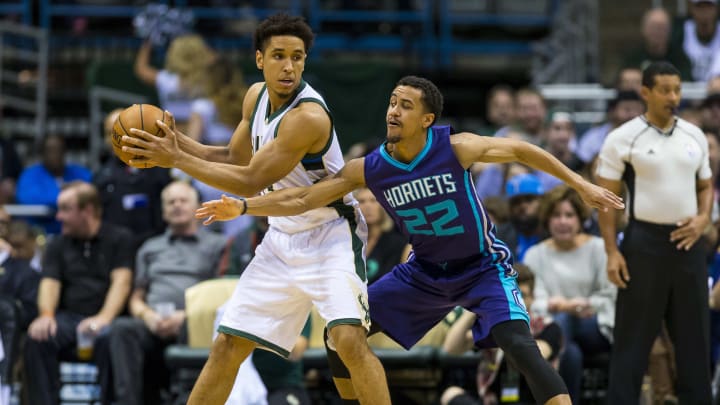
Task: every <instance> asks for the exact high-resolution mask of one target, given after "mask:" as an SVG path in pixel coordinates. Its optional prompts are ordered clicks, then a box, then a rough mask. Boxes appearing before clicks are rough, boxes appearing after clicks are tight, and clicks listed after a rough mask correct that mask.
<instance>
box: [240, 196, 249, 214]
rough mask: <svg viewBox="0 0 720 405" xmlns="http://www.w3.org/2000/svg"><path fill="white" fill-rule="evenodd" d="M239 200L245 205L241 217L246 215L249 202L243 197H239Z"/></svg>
mask: <svg viewBox="0 0 720 405" xmlns="http://www.w3.org/2000/svg"><path fill="white" fill-rule="evenodd" d="M238 200H240V201H242V203H243V209H242V212H240V215H245V213H246V212H247V200H246V199H244V198H242V197H238Z"/></svg>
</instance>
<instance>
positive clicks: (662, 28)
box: [624, 7, 692, 91]
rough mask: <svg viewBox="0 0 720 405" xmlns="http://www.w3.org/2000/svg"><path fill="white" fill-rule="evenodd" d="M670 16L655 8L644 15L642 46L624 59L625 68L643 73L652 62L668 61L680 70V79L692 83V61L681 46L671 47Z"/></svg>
mask: <svg viewBox="0 0 720 405" xmlns="http://www.w3.org/2000/svg"><path fill="white" fill-rule="evenodd" d="M671 24H672V23H671V20H670V15H669V14H668V12H667V10H665V9H664V8H663V7H653V8H651V9H649V10H647V11H645V14H643V18H642V22H641V26H640V30H641V35H642V41H643V43H642V45H641V46H640V47H638V48H636V49H634V50H632V51H631V52H629V53H628V54H627V55H626V56H625V59H624V66H625V67H632V68H635V69H638V73H640V72H642V69H644V68H645V67H646V66H647V65H649V64H650V63H651V62H657V61H663V60H666V61H668V62H671V63H672V64H673V65H675V66H676V67H677V68H678V70H680V77H682V79H683V80H685V81H692V72H691V69H692V67H691V65H690V60H689V59H688V57H687V55H685V52H683V49H682V48H681V47H679V46H670V33H671V32H672V25H671ZM639 79H640V74H638V91H640V88H639V87H640V80H639Z"/></svg>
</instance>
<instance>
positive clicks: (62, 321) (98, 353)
mask: <svg viewBox="0 0 720 405" xmlns="http://www.w3.org/2000/svg"><path fill="white" fill-rule="evenodd" d="M84 318H85V316H83V315H78V314H74V313H70V312H63V311H60V312H58V313H57V314H56V315H55V320H56V321H57V332H56V333H55V336H54V337H51V338H50V339H49V340H47V341H44V342H38V341H36V340H33V339H31V338H29V337H28V339H27V341H26V342H25V348H24V360H25V373H26V377H27V378H26V381H25V383H26V384H27V385H28V389H27V390H26V391H27V394H28V398H27V399H28V404H29V405H57V404H58V403H59V402H60V401H59V395H60V370H59V363H60V360H67V361H77V357H76V355H75V350H76V346H77V335H76V332H75V330H76V328H77V326H78V324H79V323H80V321H82V320H83V319H84ZM107 342H108V341H107V335H104V334H103V335H101V336H99V337H98V338H97V339H96V340H95V344H94V347H93V361H94V362H95V364H97V366H98V369H99V370H100V372H99V380H100V383H101V384H102V383H103V381H107V380H109V376H108V375H107V374H106V373H104V372H103V371H102V370H104V369H107V366H106V361H107V360H106V359H107V358H108V356H107V352H108V345H107Z"/></svg>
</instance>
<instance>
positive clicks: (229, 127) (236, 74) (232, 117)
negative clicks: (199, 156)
mask: <svg viewBox="0 0 720 405" xmlns="http://www.w3.org/2000/svg"><path fill="white" fill-rule="evenodd" d="M246 92H247V85H246V84H245V80H244V79H243V75H242V72H241V71H240V70H239V69H238V68H237V67H235V65H234V64H233V63H232V62H230V61H229V60H227V59H225V58H222V57H220V58H217V59H215V60H214V61H213V62H212V63H211V64H210V65H208V66H207V68H206V71H205V82H204V91H203V94H204V97H203V98H199V99H196V100H194V101H193V102H192V105H191V109H190V122H189V124H188V130H187V135H188V136H189V137H191V138H193V139H194V140H196V141H198V142H202V143H204V144H206V145H219V146H225V145H227V144H228V142H230V138H231V137H232V134H233V132H234V131H235V127H237V125H238V123H239V122H240V119H241V118H242V101H243V98H245V93H246Z"/></svg>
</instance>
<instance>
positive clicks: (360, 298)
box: [357, 294, 370, 325]
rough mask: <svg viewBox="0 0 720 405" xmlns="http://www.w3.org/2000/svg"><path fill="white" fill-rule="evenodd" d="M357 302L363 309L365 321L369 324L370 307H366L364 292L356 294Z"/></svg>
mask: <svg viewBox="0 0 720 405" xmlns="http://www.w3.org/2000/svg"><path fill="white" fill-rule="evenodd" d="M357 300H358V303H359V304H360V307H361V308H362V309H363V312H365V323H367V324H368V325H369V324H370V309H369V308H368V304H367V302H366V298H365V295H364V294H358V296H357Z"/></svg>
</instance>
